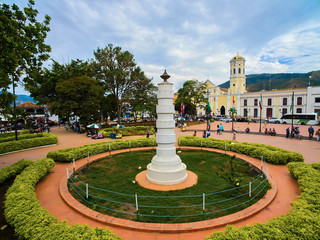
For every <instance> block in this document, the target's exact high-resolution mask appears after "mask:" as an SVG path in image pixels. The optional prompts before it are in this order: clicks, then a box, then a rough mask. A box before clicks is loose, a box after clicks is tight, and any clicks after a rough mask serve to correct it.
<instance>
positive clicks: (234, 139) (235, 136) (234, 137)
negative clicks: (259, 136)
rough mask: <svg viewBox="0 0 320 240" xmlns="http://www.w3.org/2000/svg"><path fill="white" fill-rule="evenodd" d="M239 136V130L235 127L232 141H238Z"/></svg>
mask: <svg viewBox="0 0 320 240" xmlns="http://www.w3.org/2000/svg"><path fill="white" fill-rule="evenodd" d="M236 138H237V130H235V129H233V138H232V141H236Z"/></svg>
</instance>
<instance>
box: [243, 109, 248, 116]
mask: <svg viewBox="0 0 320 240" xmlns="http://www.w3.org/2000/svg"><path fill="white" fill-rule="evenodd" d="M243 110H244V111H243V114H244V117H248V109H246V108H245V109H243Z"/></svg>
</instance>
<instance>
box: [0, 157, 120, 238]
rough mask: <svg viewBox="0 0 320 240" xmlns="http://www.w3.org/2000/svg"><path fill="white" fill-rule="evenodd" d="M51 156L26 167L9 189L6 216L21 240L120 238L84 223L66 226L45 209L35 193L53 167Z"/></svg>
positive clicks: (103, 229) (106, 230)
mask: <svg viewBox="0 0 320 240" xmlns="http://www.w3.org/2000/svg"><path fill="white" fill-rule="evenodd" d="M54 165H55V163H54V161H53V160H52V159H49V158H43V159H39V160H38V161H37V162H35V163H33V164H31V165H30V166H28V167H26V168H25V169H24V170H23V171H22V173H21V174H20V175H18V176H17V177H16V179H15V181H14V183H13V184H12V186H11V187H10V188H9V189H8V191H7V193H6V200H5V203H4V204H5V217H6V220H7V222H8V223H9V224H10V225H12V226H14V228H15V232H16V233H17V234H18V235H19V236H20V238H21V239H96V240H98V239H109V240H111V239H120V238H119V237H117V236H116V235H115V234H113V233H111V232H110V231H109V230H108V229H106V228H91V227H89V226H87V225H73V226H71V225H69V224H67V223H66V222H65V221H61V222H58V221H57V218H55V217H54V216H52V215H51V214H50V213H49V212H48V210H46V209H45V208H43V207H41V205H40V202H39V201H38V200H37V197H36V194H35V185H36V184H37V182H38V181H40V180H41V179H42V178H43V177H45V176H46V175H47V174H48V173H49V171H50V170H51V169H52V168H53V167H54Z"/></svg>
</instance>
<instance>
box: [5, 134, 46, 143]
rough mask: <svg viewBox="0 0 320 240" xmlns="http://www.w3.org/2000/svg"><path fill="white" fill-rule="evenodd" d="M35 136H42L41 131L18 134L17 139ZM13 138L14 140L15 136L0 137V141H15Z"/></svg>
mask: <svg viewBox="0 0 320 240" xmlns="http://www.w3.org/2000/svg"><path fill="white" fill-rule="evenodd" d="M37 137H43V133H33V134H19V135H18V140H22V139H30V138H37ZM15 140H16V137H15V136H11V137H7V138H0V143H3V142H11V141H15Z"/></svg>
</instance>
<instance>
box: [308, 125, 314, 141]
mask: <svg viewBox="0 0 320 240" xmlns="http://www.w3.org/2000/svg"><path fill="white" fill-rule="evenodd" d="M308 132H309V139H312V138H313V134H314V129H313V127H312V126H310V127H309V128H308Z"/></svg>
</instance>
